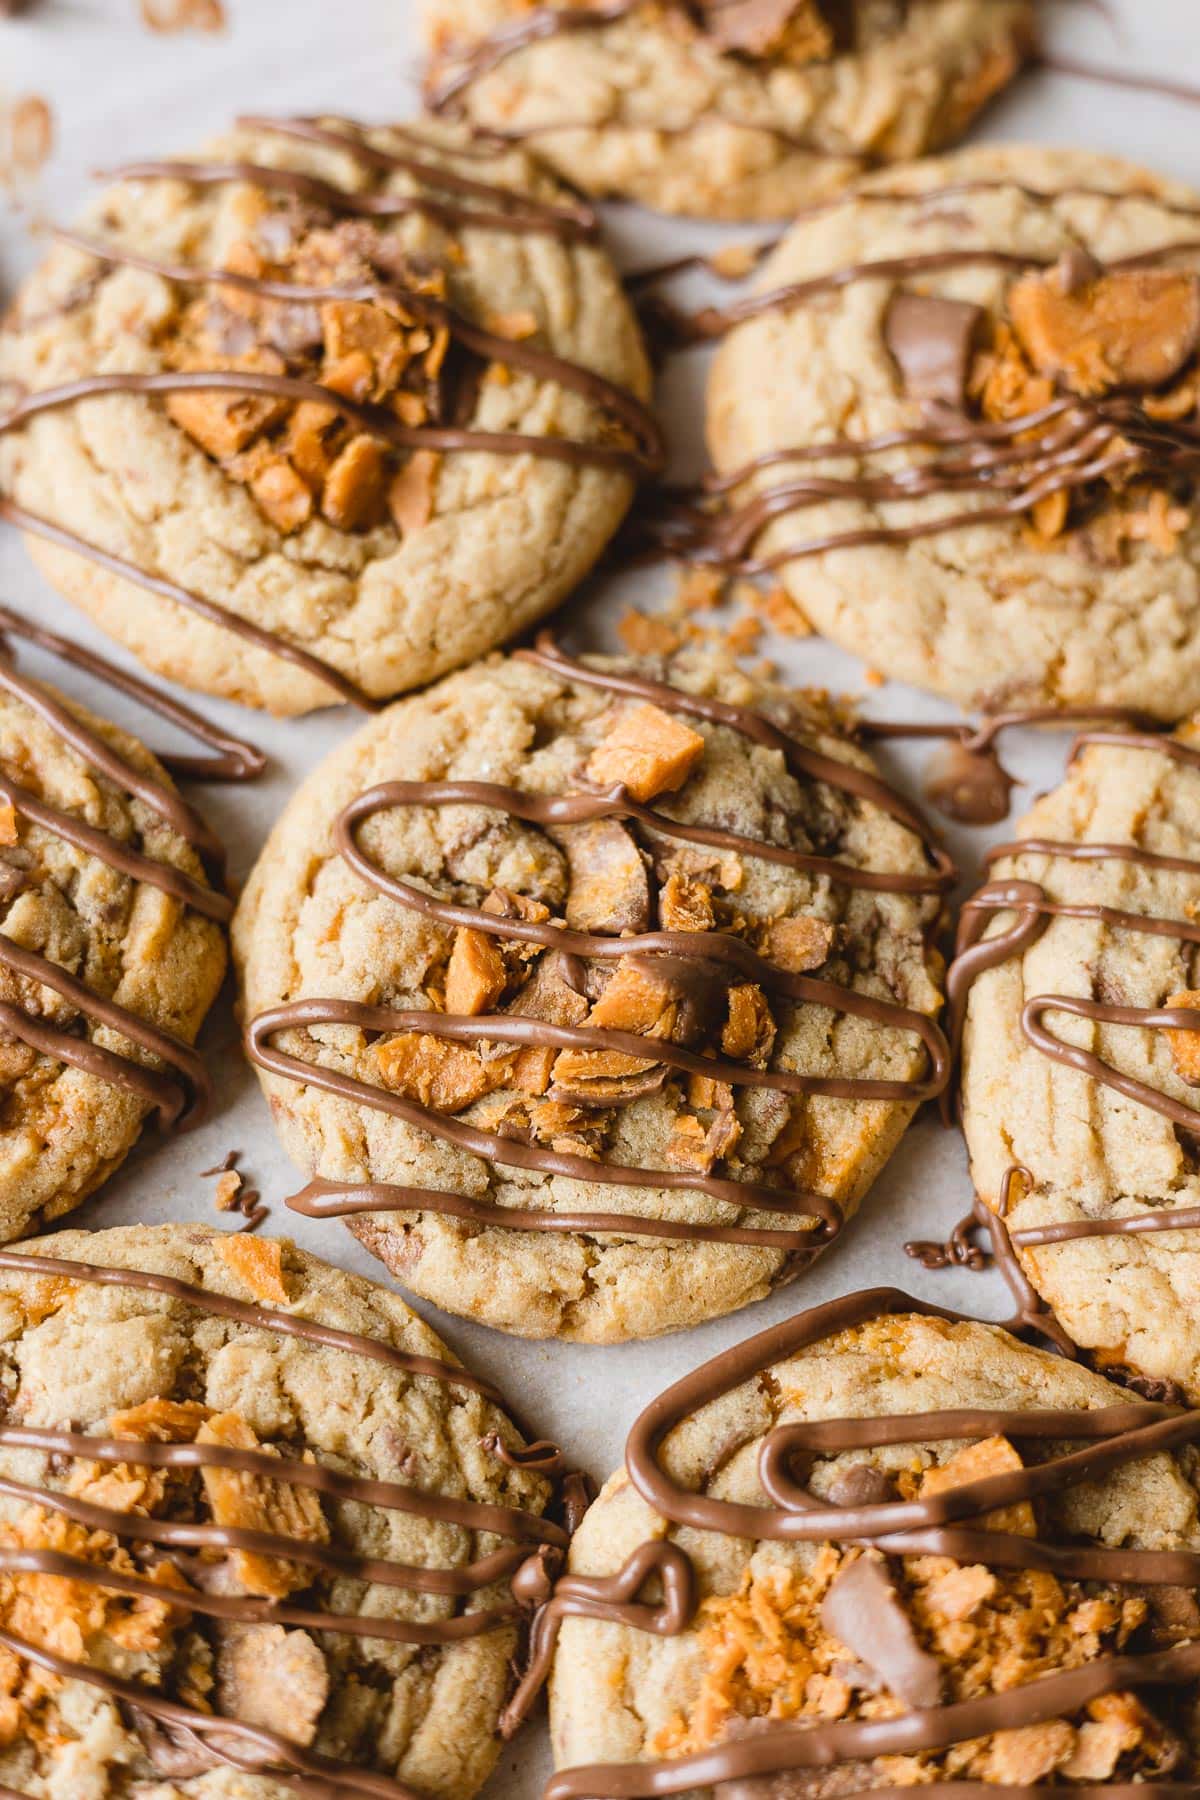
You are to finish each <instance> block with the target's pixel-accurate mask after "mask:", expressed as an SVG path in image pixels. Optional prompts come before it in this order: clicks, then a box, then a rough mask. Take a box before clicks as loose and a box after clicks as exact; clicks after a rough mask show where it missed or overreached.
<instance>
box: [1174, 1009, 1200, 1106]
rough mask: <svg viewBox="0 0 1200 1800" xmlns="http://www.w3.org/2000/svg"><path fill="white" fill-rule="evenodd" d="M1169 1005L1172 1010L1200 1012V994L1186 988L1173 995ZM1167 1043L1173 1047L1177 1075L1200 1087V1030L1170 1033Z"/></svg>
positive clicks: (1180, 1030)
mask: <svg viewBox="0 0 1200 1800" xmlns="http://www.w3.org/2000/svg"><path fill="white" fill-rule="evenodd" d="M1167 1005H1168V1006H1169V1007H1170V1008H1171V1009H1172V1010H1176V1009H1181V1010H1182V1009H1186V1010H1188V1011H1192V1010H1193V1009H1194V1010H1195V1011H1197V1012H1200V993H1197V992H1196V991H1195V990H1194V989H1191V988H1185V989H1184V990H1183V992H1181V993H1178V994H1172V995H1171V997H1170V999H1169V1000H1168V1001H1167ZM1167 1042H1168V1043H1169V1044H1170V1046H1171V1059H1172V1061H1173V1062H1174V1064H1175V1070H1176V1073H1177V1074H1178V1075H1180V1076H1182V1078H1183V1080H1184V1081H1186V1082H1188V1083H1189V1084H1190V1085H1200V1028H1197V1029H1196V1030H1194V1031H1186V1030H1182V1029H1179V1030H1173V1031H1168V1032H1167Z"/></svg>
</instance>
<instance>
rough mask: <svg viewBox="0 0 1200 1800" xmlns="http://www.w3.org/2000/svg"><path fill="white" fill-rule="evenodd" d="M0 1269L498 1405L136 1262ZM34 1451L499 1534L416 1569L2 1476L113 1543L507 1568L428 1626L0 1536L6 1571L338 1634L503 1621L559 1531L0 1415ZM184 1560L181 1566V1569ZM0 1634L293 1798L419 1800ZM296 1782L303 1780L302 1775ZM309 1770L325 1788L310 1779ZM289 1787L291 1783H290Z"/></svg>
mask: <svg viewBox="0 0 1200 1800" xmlns="http://www.w3.org/2000/svg"><path fill="white" fill-rule="evenodd" d="M0 1269H3V1270H6V1271H9V1272H11V1273H16V1274H23V1275H31V1276H35V1277H36V1276H46V1277H48V1278H50V1279H52V1280H54V1281H58V1282H65V1283H69V1284H75V1283H80V1282H82V1283H95V1284H100V1285H111V1286H115V1287H124V1288H129V1289H133V1290H135V1291H140V1292H148V1293H151V1294H159V1295H164V1296H167V1297H169V1298H170V1299H172V1300H176V1301H180V1302H182V1303H184V1304H186V1305H188V1306H194V1307H197V1308H199V1309H201V1310H202V1311H204V1312H206V1313H208V1314H211V1315H213V1316H215V1317H217V1318H223V1319H229V1320H231V1321H232V1322H234V1323H235V1324H237V1325H239V1326H244V1327H247V1328H250V1329H265V1330H268V1331H273V1332H282V1333H284V1334H285V1335H287V1336H290V1337H295V1338H298V1339H300V1340H302V1341H306V1342H309V1343H313V1344H316V1345H320V1346H322V1347H324V1348H333V1349H337V1350H339V1351H343V1352H346V1353H348V1354H351V1355H359V1356H366V1357H369V1358H370V1359H371V1360H373V1361H375V1362H382V1363H384V1364H385V1365H386V1366H387V1367H389V1368H391V1369H394V1370H397V1371H399V1372H402V1373H404V1374H406V1375H409V1376H412V1377H416V1378H418V1379H421V1378H432V1379H434V1380H436V1381H439V1382H443V1383H446V1384H448V1385H450V1386H452V1387H458V1388H463V1389H467V1390H469V1391H471V1392H474V1393H476V1394H479V1395H480V1396H482V1397H483V1398H484V1399H486V1400H488V1401H489V1402H491V1403H493V1404H501V1405H502V1400H501V1397H500V1395H499V1394H498V1393H497V1392H496V1390H495V1389H494V1388H493V1387H492V1386H491V1385H490V1384H489V1383H487V1382H483V1381H480V1380H478V1379H477V1378H476V1377H474V1376H472V1375H470V1374H468V1373H467V1372H466V1371H465V1370H461V1369H459V1368H457V1367H456V1366H455V1365H453V1364H450V1363H447V1362H442V1361H440V1360H439V1359H437V1358H436V1357H427V1356H419V1355H412V1354H409V1353H408V1352H405V1351H401V1350H398V1349H396V1348H395V1347H394V1346H392V1345H390V1344H387V1343H384V1342H381V1341H380V1340H378V1339H375V1338H369V1337H365V1336H362V1335H360V1334H358V1333H355V1332H351V1331H343V1330H341V1329H339V1328H336V1327H333V1326H326V1325H322V1324H320V1323H319V1322H318V1321H316V1320H312V1319H307V1318H303V1317H301V1316H299V1315H295V1314H292V1313H288V1312H284V1311H282V1310H275V1309H273V1308H266V1307H262V1306H258V1305H254V1304H252V1303H249V1302H244V1301H238V1300H235V1299H233V1298H231V1297H230V1296H227V1295H222V1294H216V1293H212V1292H210V1291H208V1290H206V1289H204V1288H200V1287H196V1286H193V1285H191V1284H189V1283H186V1282H183V1281H180V1280H178V1279H176V1278H175V1277H173V1276H166V1275H160V1274H157V1273H155V1272H153V1271H149V1270H143V1269H123V1268H116V1267H109V1266H107V1265H103V1264H90V1263H83V1262H76V1261H73V1260H70V1259H67V1258H61V1257H48V1256H37V1255H24V1254H22V1253H20V1252H18V1251H0ZM497 1443H498V1444H499V1445H500V1450H501V1451H503V1452H504V1454H503V1455H500V1456H499V1459H500V1460H502V1461H506V1462H507V1463H508V1466H510V1467H514V1468H520V1467H532V1468H534V1469H535V1470H537V1471H539V1472H547V1473H551V1474H557V1473H558V1472H559V1471H558V1468H557V1465H551V1463H549V1462H548V1461H547V1459H546V1457H545V1454H544V1453H545V1451H546V1448H547V1447H546V1446H544V1445H538V1446H533V1447H531V1451H532V1454H531V1453H530V1452H524V1453H523V1452H522V1451H521V1449H520V1448H519V1447H518V1448H517V1449H515V1450H513V1451H507V1450H506V1449H505V1447H504V1446H503V1443H502V1440H500V1439H499V1436H498V1434H497ZM3 1448H9V1449H15V1450H27V1451H28V1450H33V1451H40V1452H42V1453H44V1454H45V1455H46V1456H47V1457H55V1458H62V1459H78V1460H81V1461H92V1462H98V1463H101V1464H109V1465H131V1466H134V1467H146V1468H156V1469H172V1470H179V1471H182V1470H192V1469H196V1470H198V1469H205V1468H220V1469H227V1470H231V1471H235V1472H237V1473H240V1474H243V1475H247V1476H252V1477H255V1478H258V1479H262V1480H267V1481H271V1482H273V1483H278V1484H283V1485H287V1486H297V1487H302V1488H307V1489H309V1490H310V1491H313V1492H316V1493H319V1494H322V1495H325V1496H327V1497H329V1498H331V1499H335V1500H339V1501H343V1502H348V1503H352V1504H355V1505H359V1506H370V1507H379V1508H383V1509H388V1510H393V1511H400V1512H403V1513H406V1514H408V1515H410V1516H413V1517H416V1518H421V1519H428V1520H430V1521H434V1522H441V1523H448V1524H453V1525H455V1526H458V1527H460V1528H462V1529H463V1530H465V1531H469V1532H472V1533H479V1532H485V1533H492V1534H495V1535H498V1536H500V1537H503V1538H508V1539H510V1540H511V1543H510V1544H509V1545H508V1546H506V1547H503V1548H501V1549H498V1550H495V1551H491V1552H489V1553H487V1554H485V1555H483V1556H480V1557H478V1558H477V1559H476V1560H475V1561H474V1562H472V1563H468V1564H465V1565H463V1566H462V1567H459V1568H452V1569H441V1568H427V1567H423V1566H420V1565H410V1564H405V1563H399V1562H395V1561H393V1560H391V1559H387V1558H376V1557H368V1556H361V1555H358V1554H356V1553H354V1552H351V1551H348V1550H343V1549H340V1548H339V1547H337V1546H336V1545H329V1544H324V1543H318V1542H310V1541H308V1540H305V1539H302V1538H299V1537H296V1536H293V1535H292V1534H291V1533H286V1532H272V1531H260V1530H251V1529H246V1528H242V1527H232V1526H220V1525H215V1524H208V1525H205V1524H191V1523H188V1522H185V1521H181V1520H177V1519H156V1518H153V1517H147V1516H145V1515H143V1514H141V1513H132V1514H131V1513H128V1512H121V1511H118V1510H116V1509H114V1508H111V1507H107V1506H103V1505H98V1504H96V1503H94V1502H90V1501H86V1500H83V1499H81V1498H79V1497H78V1496H76V1495H73V1494H70V1493H66V1492H63V1491H61V1490H58V1489H54V1488H49V1487H44V1486H40V1485H37V1484H33V1483H27V1482H21V1481H17V1480H14V1479H10V1478H8V1477H6V1476H0V1495H2V1496H3V1497H4V1498H5V1499H8V1500H11V1501H14V1502H18V1503H24V1504H28V1505H32V1506H37V1507H40V1508H42V1509H44V1510H47V1511H50V1512H53V1513H56V1514H58V1515H60V1516H63V1517H66V1518H69V1519H72V1520H74V1521H76V1522H77V1523H79V1524H81V1525H83V1526H85V1527H87V1529H88V1530H91V1531H98V1532H104V1533H109V1534H111V1535H113V1536H115V1537H117V1538H119V1539H125V1540H129V1541H131V1542H137V1543H145V1544H152V1545H155V1546H157V1547H160V1548H162V1549H163V1550H164V1551H166V1552H172V1551H175V1552H193V1551H197V1552H200V1551H208V1552H211V1551H214V1550H216V1551H241V1552H245V1553H247V1554H252V1555H259V1556H268V1557H279V1558H282V1559H284V1560H286V1561H287V1562H290V1563H299V1564H302V1565H304V1566H306V1567H311V1568H313V1569H318V1570H322V1571H324V1572H326V1573H329V1574H332V1575H337V1576H345V1577H349V1578H351V1579H354V1580H359V1581H365V1582H372V1583H379V1584H382V1585H384V1586H389V1587H396V1588H405V1589H409V1590H411V1591H413V1592H416V1593H425V1594H440V1595H447V1596H452V1597H455V1598H463V1599H468V1600H469V1599H471V1598H472V1597H473V1596H475V1595H476V1594H479V1593H481V1592H482V1591H483V1590H485V1589H487V1588H489V1587H491V1586H493V1585H494V1584H495V1583H496V1582H498V1581H502V1580H504V1579H506V1578H511V1580H512V1582H513V1584H514V1594H513V1600H512V1602H511V1604H501V1605H496V1606H491V1607H488V1608H486V1609H480V1610H474V1611H466V1612H463V1613H459V1614H456V1615H455V1616H454V1617H452V1618H449V1619H443V1620H436V1621H432V1622H424V1621H415V1620H413V1621H409V1620H403V1619H396V1618H390V1617H387V1616H385V1615H379V1616H375V1615H371V1616H369V1617H368V1616H365V1615H362V1614H358V1613H338V1612H326V1611H324V1610H321V1609H314V1608H304V1607H296V1606H290V1605H283V1604H281V1603H279V1602H278V1601H275V1600H262V1599H258V1598H255V1597H252V1596H243V1595H229V1594H217V1593H208V1592H203V1591H199V1590H196V1589H194V1588H192V1587H191V1586H182V1587H176V1586H171V1587H169V1588H167V1587H164V1586H163V1585H162V1584H161V1583H160V1582H156V1581H154V1580H152V1579H150V1578H148V1577H144V1576H141V1575H138V1574H129V1573H126V1572H124V1571H118V1570H114V1569H109V1568H105V1567H103V1566H100V1565H97V1564H94V1563H90V1562H87V1561H85V1560H83V1559H81V1558H79V1557H75V1556H70V1555H64V1554H61V1553H59V1552H57V1551H51V1550H42V1549H28V1550H26V1549H15V1548H12V1547H8V1546H5V1547H0V1568H2V1569H5V1570H7V1571H9V1572H10V1573H11V1574H17V1575H19V1574H32V1575H39V1576H53V1577H58V1578H61V1579H64V1580H70V1581H72V1582H77V1583H78V1582H82V1583H85V1584H88V1585H92V1586H96V1587H99V1588H101V1589H103V1590H105V1591H107V1592H113V1593H123V1594H130V1595H134V1596H137V1597H139V1598H146V1599H152V1600H155V1601H159V1602H162V1601H163V1600H164V1599H169V1602H170V1605H171V1606H172V1607H173V1608H178V1609H180V1610H182V1611H186V1612H188V1613H191V1614H194V1615H200V1616H204V1617H211V1618H218V1619H229V1620H235V1621H238V1622H243V1623H245V1622H249V1623H258V1622H271V1623H277V1624H284V1625H293V1626H299V1627H302V1628H304V1629H307V1630H313V1631H336V1632H338V1633H341V1634H345V1635H347V1636H357V1637H367V1638H378V1639H383V1640H385V1641H388V1642H395V1643H409V1644H426V1645H436V1644H452V1643H457V1642H461V1641H464V1640H466V1639H469V1638H473V1637H477V1636H480V1635H482V1634H483V1633H485V1632H488V1631H492V1630H494V1629H496V1628H497V1627H498V1626H502V1625H507V1624H510V1623H511V1622H512V1621H513V1620H514V1619H516V1618H517V1617H518V1616H519V1615H520V1613H521V1611H522V1609H523V1607H525V1606H526V1605H527V1604H528V1603H527V1602H526V1601H525V1599H524V1598H523V1592H522V1589H521V1586H520V1581H519V1577H520V1572H521V1570H522V1569H523V1568H524V1566H525V1565H526V1563H527V1562H529V1561H530V1559H531V1558H532V1559H533V1560H534V1562H535V1563H536V1564H537V1566H538V1568H539V1569H541V1568H543V1567H544V1566H545V1564H546V1559H547V1558H550V1559H551V1561H550V1566H551V1567H554V1566H555V1559H558V1558H561V1555H562V1552H563V1550H564V1549H565V1547H566V1544H567V1542H568V1534H567V1532H565V1531H564V1530H563V1529H562V1528H561V1527H560V1526H558V1525H556V1524H555V1523H554V1522H553V1521H552V1520H549V1519H545V1518H542V1517H539V1516H538V1515H537V1514H535V1513H531V1512H527V1511H524V1510H522V1509H520V1508H515V1507H514V1508H510V1507H505V1506H497V1505H489V1504H483V1503H478V1502H475V1501H468V1500H462V1499H457V1498H454V1497H452V1496H448V1495H442V1494H436V1493H427V1492H424V1491H423V1490H421V1489H418V1488H412V1487H408V1486H405V1485H402V1484H400V1483H396V1482H390V1481H380V1480H373V1479H369V1478H367V1477H364V1476H357V1475H351V1474H347V1473H344V1472H343V1471H340V1470H336V1469H329V1468H325V1467H323V1466H322V1465H320V1464H319V1463H316V1462H314V1461H310V1460H302V1459H300V1458H298V1457H291V1456H286V1455H279V1454H274V1453H272V1452H271V1451H269V1450H267V1449H257V1450H245V1449H240V1448H237V1447H234V1446H230V1445H223V1444H204V1443H194V1442H193V1443H167V1442H158V1441H150V1442H141V1441H139V1440H137V1439H130V1438H122V1437H101V1436H97V1437H92V1436H90V1435H88V1434H86V1433H80V1432H72V1431H67V1430H62V1429H57V1428H49V1427H39V1426H19V1425H0V1449H3ZM186 1568H187V1564H186V1561H185V1563H184V1572H185V1573H186ZM0 1643H3V1644H4V1645H5V1647H6V1648H8V1649H10V1650H12V1651H13V1652H14V1653H15V1654H16V1655H17V1656H19V1657H21V1658H22V1659H24V1660H26V1661H29V1662H33V1663H35V1664H37V1665H38V1666H40V1667H43V1668H47V1669H49V1670H51V1672H52V1673H55V1674H57V1675H59V1676H60V1677H61V1678H62V1679H63V1680H68V1681H70V1680H76V1681H81V1682H84V1683H86V1684H88V1685H90V1686H93V1687H97V1688H100V1689H101V1690H102V1691H104V1692H107V1693H111V1694H113V1695H115V1696H117V1697H118V1698H121V1699H122V1700H126V1701H129V1702H130V1703H136V1705H137V1707H138V1708H140V1709H141V1711H142V1712H144V1713H147V1714H148V1715H149V1716H150V1717H152V1718H155V1719H160V1720H163V1721H165V1722H167V1723H172V1724H177V1725H181V1726H183V1727H185V1728H186V1729H187V1730H190V1731H193V1732H195V1733H197V1734H198V1735H199V1737H200V1739H201V1742H202V1743H203V1744H204V1746H205V1747H206V1748H207V1749H208V1750H210V1751H211V1752H212V1753H213V1755H214V1756H215V1757H216V1758H217V1759H218V1760H219V1761H221V1762H225V1763H227V1764H229V1765H230V1766H233V1767H238V1768H247V1769H261V1770H263V1771H268V1770H269V1771H270V1772H271V1773H272V1774H277V1775H278V1778H279V1779H281V1780H283V1781H286V1782H287V1783H288V1784H289V1785H291V1786H295V1787H296V1790H297V1791H298V1792H300V1793H303V1794H310V1793H315V1792H322V1793H327V1794H329V1795H335V1794H336V1795H342V1794H346V1795H355V1796H357V1795H362V1796H372V1797H374V1796H379V1797H380V1800H420V1796H419V1795H417V1794H416V1792H415V1790H413V1789H411V1788H409V1787H407V1786H405V1785H404V1784H403V1783H397V1782H395V1781H392V1780H391V1779H389V1778H387V1777H384V1776H378V1775H373V1774H371V1773H369V1772H366V1771H360V1770H355V1769H350V1768H347V1767H346V1766H345V1765H344V1764H341V1763H338V1762H337V1761H335V1760H333V1759H330V1758H326V1757H321V1756H317V1755H316V1754H315V1753H312V1752H307V1751H305V1750H303V1749H301V1748H300V1747H298V1746H296V1745H294V1744H293V1743H291V1741H290V1740H288V1739H286V1738H282V1737H279V1736H277V1735H276V1734H274V1733H271V1732H269V1731H265V1730H261V1729H259V1728H258V1727H251V1726H247V1725H245V1724H243V1723H242V1722H240V1721H238V1720H236V1719H230V1718H226V1717H224V1716H221V1715H210V1714H204V1713H199V1712H196V1711H194V1710H193V1709H191V1708H188V1707H183V1706H179V1705H177V1704H176V1703H174V1702H172V1701H168V1700H164V1699H161V1698H160V1697H158V1696H157V1695H156V1694H155V1693H154V1692H153V1690H148V1689H146V1688H144V1687H143V1686H141V1685H140V1684H133V1683H123V1682H119V1681H117V1680H116V1679H115V1678H114V1677H111V1676H109V1675H107V1674H106V1673H105V1672H104V1671H102V1670H99V1669H95V1668H93V1667H91V1666H90V1665H88V1664H84V1663H79V1662H71V1661H68V1660H66V1659H63V1658H58V1657H55V1656H53V1655H52V1654H51V1653H50V1652H49V1651H46V1650H44V1649H43V1648H42V1647H41V1646H39V1645H36V1644H33V1643H30V1642H29V1641H28V1640H26V1639H24V1638H20V1637H17V1636H16V1635H14V1634H12V1633H10V1632H6V1631H3V1630H0ZM301 1778H302V1779H301ZM310 1779H316V1780H319V1781H320V1782H321V1783H324V1784H325V1785H323V1786H321V1787H320V1788H314V1787H312V1786H311V1785H309V1782H310ZM297 1783H298V1785H297Z"/></svg>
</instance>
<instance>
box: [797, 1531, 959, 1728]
mask: <svg viewBox="0 0 1200 1800" xmlns="http://www.w3.org/2000/svg"><path fill="white" fill-rule="evenodd" d="M821 1623H822V1625H824V1627H825V1629H826V1631H828V1632H829V1633H830V1634H831V1636H833V1637H835V1638H837V1639H838V1641H839V1643H842V1644H845V1646H846V1648H847V1650H851V1651H853V1653H854V1655H855V1656H857V1657H858V1659H859V1661H860V1662H862V1663H865V1664H866V1666H867V1668H868V1669H872V1670H873V1671H874V1672H875V1674H876V1675H878V1676H879V1678H880V1680H881V1681H882V1682H883V1683H884V1685H885V1686H886V1687H887V1689H888V1691H889V1692H890V1693H893V1694H897V1695H898V1696H899V1697H900V1699H901V1700H905V1701H907V1703H908V1704H909V1706H936V1705H937V1704H938V1701H939V1700H940V1698H941V1688H942V1679H941V1671H940V1670H939V1668H938V1663H937V1659H936V1657H933V1656H930V1655H929V1654H928V1652H927V1651H925V1650H922V1648H921V1646H920V1644H919V1643H918V1642H917V1638H916V1634H915V1632H914V1631H913V1628H912V1621H911V1619H910V1618H909V1616H908V1614H907V1613H906V1612H905V1610H904V1607H903V1606H902V1605H901V1603H900V1601H899V1599H898V1598H897V1595H896V1590H895V1588H894V1587H893V1586H892V1583H891V1580H890V1578H889V1576H888V1572H887V1569H886V1568H885V1567H884V1565H883V1563H881V1562H877V1561H876V1560H875V1558H874V1557H872V1556H860V1557H859V1558H858V1559H857V1560H856V1561H855V1562H852V1563H850V1564H848V1565H847V1567H846V1568H844V1569H843V1570H842V1571H841V1572H840V1574H839V1575H838V1576H837V1578H836V1579H835V1581H834V1583H833V1586H832V1587H831V1588H830V1590H829V1592H828V1593H827V1594H826V1596H825V1598H824V1600H823V1601H822V1602H821Z"/></svg>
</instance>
